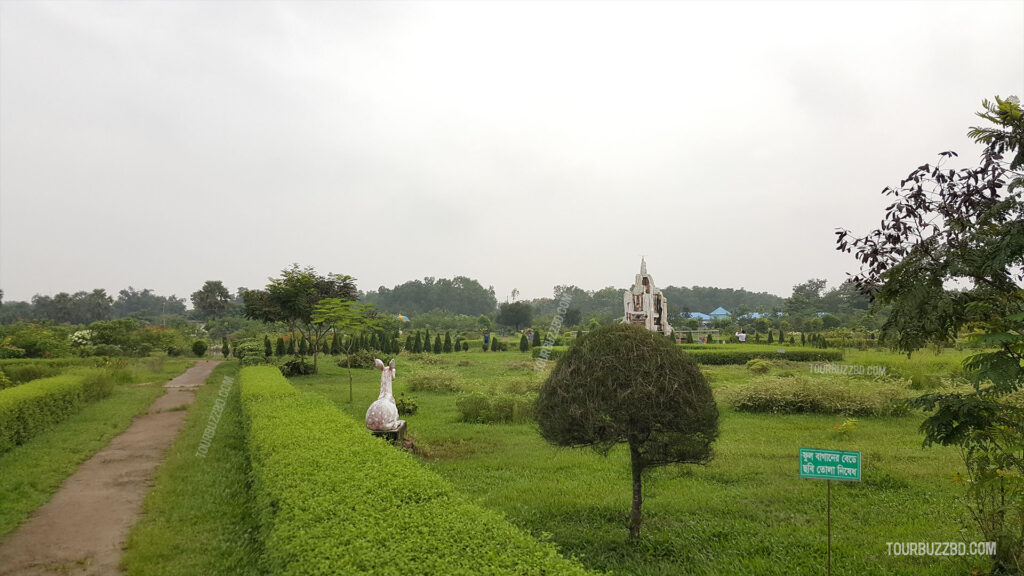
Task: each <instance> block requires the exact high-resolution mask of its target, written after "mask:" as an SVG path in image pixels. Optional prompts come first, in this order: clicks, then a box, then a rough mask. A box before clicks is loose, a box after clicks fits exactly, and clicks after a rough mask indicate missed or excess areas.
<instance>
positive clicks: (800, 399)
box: [725, 375, 908, 416]
mask: <svg viewBox="0 0 1024 576" xmlns="http://www.w3.org/2000/svg"><path fill="white" fill-rule="evenodd" d="M725 394H726V396H727V397H728V400H729V403H730V404H732V407H733V408H734V409H736V410H738V411H740V412H761V413H770V414H842V415H845V416H898V415H902V414H905V413H906V412H907V411H908V408H907V405H906V402H905V401H904V398H905V397H906V390H905V389H904V388H903V387H901V386H899V385H898V384H896V383H889V382H871V383H867V382H864V381H856V380H850V379H848V378H843V377H832V378H811V377H809V376H804V375H797V376H765V377H761V378H759V379H757V380H755V381H753V382H751V383H750V384H748V385H744V386H739V387H736V388H735V389H731V390H728V391H727V392H726V393H725Z"/></svg>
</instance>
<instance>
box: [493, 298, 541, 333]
mask: <svg viewBox="0 0 1024 576" xmlns="http://www.w3.org/2000/svg"><path fill="white" fill-rule="evenodd" d="M531 318H533V308H532V307H531V306H530V305H529V304H527V303H526V302H506V303H504V304H502V305H501V306H500V307H499V308H498V324H503V325H505V326H511V327H513V328H515V329H516V330H519V328H520V327H521V326H529V325H530V319H531Z"/></svg>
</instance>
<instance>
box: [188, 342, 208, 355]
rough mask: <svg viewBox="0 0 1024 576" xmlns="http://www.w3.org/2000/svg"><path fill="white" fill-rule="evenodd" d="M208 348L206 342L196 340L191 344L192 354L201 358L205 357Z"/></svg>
mask: <svg viewBox="0 0 1024 576" xmlns="http://www.w3.org/2000/svg"><path fill="white" fill-rule="evenodd" d="M208 348H209V347H208V346H207V345H206V340H196V341H195V342H193V343H192V353H193V354H195V355H196V356H198V357H200V358H202V357H203V356H206V350H207V349H208Z"/></svg>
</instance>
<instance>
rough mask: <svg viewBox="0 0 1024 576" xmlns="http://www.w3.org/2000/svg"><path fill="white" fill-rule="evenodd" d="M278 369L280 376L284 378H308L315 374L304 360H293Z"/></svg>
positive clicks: (311, 366)
mask: <svg viewBox="0 0 1024 576" xmlns="http://www.w3.org/2000/svg"><path fill="white" fill-rule="evenodd" d="M278 368H280V369H281V374H282V375H284V376H285V377H291V376H308V375H310V374H314V373H315V372H314V371H313V365H312V364H310V363H309V362H306V360H305V359H303V358H295V359H293V360H289V361H287V362H285V363H284V364H281V365H280V366H278Z"/></svg>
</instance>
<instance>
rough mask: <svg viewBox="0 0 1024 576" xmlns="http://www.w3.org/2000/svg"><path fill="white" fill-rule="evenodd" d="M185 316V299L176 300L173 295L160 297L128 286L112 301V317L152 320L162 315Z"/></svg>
mask: <svg viewBox="0 0 1024 576" xmlns="http://www.w3.org/2000/svg"><path fill="white" fill-rule="evenodd" d="M167 314H171V315H178V316H184V315H185V299H184V298H178V297H176V296H175V295H174V294H171V295H170V296H160V295H158V294H156V293H155V292H153V291H152V290H150V289H149V288H144V289H142V290H136V289H135V288H133V287H131V286H129V287H128V288H126V289H124V290H121V291H120V292H118V294H117V300H114V317H115V318H125V317H131V318H135V319H138V320H143V319H147V320H148V319H154V318H158V317H160V316H163V315H167Z"/></svg>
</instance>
